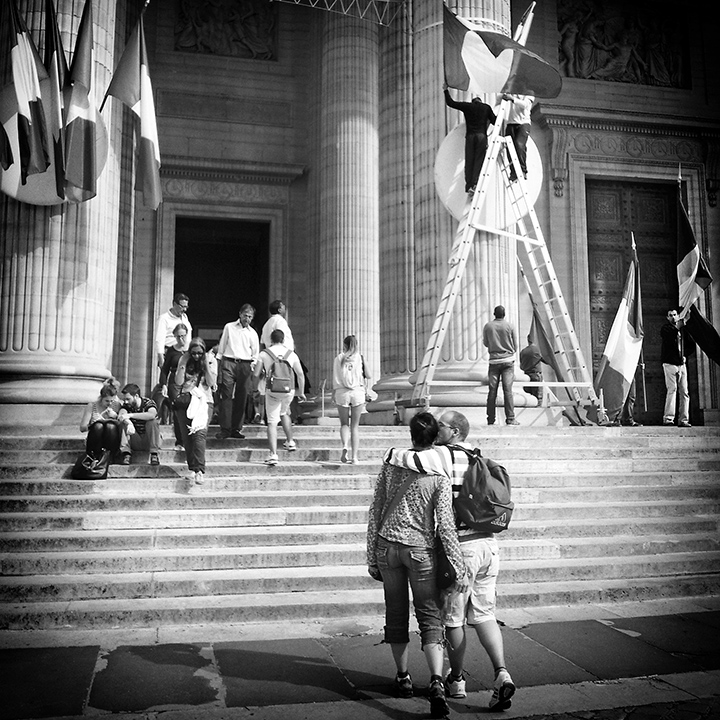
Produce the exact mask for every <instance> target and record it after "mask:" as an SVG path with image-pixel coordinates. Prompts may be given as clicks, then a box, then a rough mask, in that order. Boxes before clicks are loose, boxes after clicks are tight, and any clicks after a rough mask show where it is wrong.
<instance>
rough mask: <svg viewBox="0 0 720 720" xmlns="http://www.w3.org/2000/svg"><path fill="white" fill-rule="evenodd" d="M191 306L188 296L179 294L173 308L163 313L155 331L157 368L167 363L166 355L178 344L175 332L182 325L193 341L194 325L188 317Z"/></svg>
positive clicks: (187, 335)
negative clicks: (168, 350)
mask: <svg viewBox="0 0 720 720" xmlns="http://www.w3.org/2000/svg"><path fill="white" fill-rule="evenodd" d="M189 305H190V300H189V299H188V296H187V295H184V294H183V293H178V294H177V295H175V297H174V298H173V304H172V307H171V308H170V309H169V310H168V311H167V312H166V313H163V314H162V315H161V316H160V317H159V318H158V321H157V330H156V331H155V352H156V362H157V366H158V367H159V368H161V367H162V366H163V363H164V362H165V353H166V352H167V349H168V348H169V347H172V346H173V345H174V344H175V342H176V339H177V338H176V337H175V335H173V330H175V328H176V327H177V326H178V325H179V324H180V323H182V324H183V325H185V327H187V334H186V337H187V341H188V342H189V341H190V340H191V339H192V325H191V324H190V321H189V320H188V317H187V309H188V307H189Z"/></svg>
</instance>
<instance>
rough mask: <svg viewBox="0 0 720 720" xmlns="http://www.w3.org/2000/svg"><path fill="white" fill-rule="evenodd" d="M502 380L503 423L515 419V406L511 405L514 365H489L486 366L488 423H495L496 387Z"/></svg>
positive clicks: (510, 363)
mask: <svg viewBox="0 0 720 720" xmlns="http://www.w3.org/2000/svg"><path fill="white" fill-rule="evenodd" d="M501 379H502V388H503V400H504V402H505V422H508V421H509V420H514V419H515V405H514V403H513V389H512V386H513V380H514V379H515V365H514V363H512V362H509V363H490V365H488V385H489V389H488V398H487V419H488V423H490V424H492V423H494V422H495V400H496V399H497V391H498V385H499V384H500V380H501Z"/></svg>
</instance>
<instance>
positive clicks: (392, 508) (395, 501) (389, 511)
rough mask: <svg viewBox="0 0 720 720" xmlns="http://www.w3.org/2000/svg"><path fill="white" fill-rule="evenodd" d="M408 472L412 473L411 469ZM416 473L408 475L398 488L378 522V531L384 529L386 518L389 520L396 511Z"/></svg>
mask: <svg viewBox="0 0 720 720" xmlns="http://www.w3.org/2000/svg"><path fill="white" fill-rule="evenodd" d="M408 472H410V473H412V471H411V470H408ZM414 475H415V473H412V474H410V475H408V476H407V478H406V479H405V482H403V484H402V485H401V486H400V487H399V488H398V489H397V491H396V493H395V495H393V499H392V500H391V501H390V504H389V505H388V508H387V510H386V511H385V512H384V513H383V516H382V517H381V518H380V522H379V523H378V529H377V532H378V534H380V531H381V530H382V527H383V525H384V524H385V520H387V519H388V518H389V517H390V515H392V513H393V512H395V509H396V508H397V506H398V505H399V504H400V501H401V500H402V499H403V496H404V495H405V493H406V492H407V491H408V489H409V488H410V486H411V485H412V484H413V482H415V477H414Z"/></svg>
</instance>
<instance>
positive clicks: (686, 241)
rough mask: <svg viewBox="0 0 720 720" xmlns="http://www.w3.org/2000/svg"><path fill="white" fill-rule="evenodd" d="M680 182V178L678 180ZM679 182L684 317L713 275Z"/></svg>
mask: <svg viewBox="0 0 720 720" xmlns="http://www.w3.org/2000/svg"><path fill="white" fill-rule="evenodd" d="M678 180H679V178H678ZM680 189H681V188H680V183H679V182H678V194H677V278H678V287H679V297H678V307H681V308H683V310H684V312H683V316H684V315H685V314H686V312H687V311H689V309H690V306H691V305H692V304H693V303H694V302H695V301H696V300H697V299H698V298H699V297H700V295H701V294H702V292H703V290H705V288H706V287H707V286H708V285H710V283H711V282H712V275H710V271H709V270H708V266H707V265H706V264H705V260H704V259H703V256H702V254H701V253H700V248H699V247H698V244H697V242H696V241H695V233H693V229H692V225H691V224H690V218H689V217H688V214H687V210H685V206H684V205H683V201H682V197H681V194H680Z"/></svg>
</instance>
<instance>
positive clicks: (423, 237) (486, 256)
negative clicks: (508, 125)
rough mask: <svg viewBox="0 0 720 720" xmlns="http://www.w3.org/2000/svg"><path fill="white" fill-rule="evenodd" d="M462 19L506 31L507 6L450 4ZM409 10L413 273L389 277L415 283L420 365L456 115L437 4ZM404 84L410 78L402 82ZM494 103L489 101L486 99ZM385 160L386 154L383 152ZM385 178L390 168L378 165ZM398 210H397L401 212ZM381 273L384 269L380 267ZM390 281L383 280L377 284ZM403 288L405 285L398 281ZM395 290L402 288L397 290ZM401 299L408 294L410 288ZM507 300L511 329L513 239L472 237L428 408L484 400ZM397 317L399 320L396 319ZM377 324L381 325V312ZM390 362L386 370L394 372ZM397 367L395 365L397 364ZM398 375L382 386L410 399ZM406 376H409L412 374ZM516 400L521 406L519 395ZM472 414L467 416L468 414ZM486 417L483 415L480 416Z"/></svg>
mask: <svg viewBox="0 0 720 720" xmlns="http://www.w3.org/2000/svg"><path fill="white" fill-rule="evenodd" d="M453 9H455V11H456V12H458V14H460V15H461V16H463V17H467V18H472V19H473V21H475V22H478V23H479V22H480V21H481V20H483V19H485V20H487V22H485V23H484V25H485V26H486V27H490V28H491V29H493V30H495V31H501V30H503V29H508V28H509V25H510V6H509V1H508V0H488V1H487V2H482V1H473V2H465V3H462V6H460V4H456V7H455V8H453ZM412 13H413V18H412V21H413V28H414V33H413V58H412V73H411V77H412V96H413V106H412V116H411V118H410V119H409V121H408V120H406V123H407V125H406V126H407V127H408V131H409V132H410V131H411V132H412V139H413V146H412V177H413V181H414V193H413V208H414V217H413V238H412V242H411V243H408V244H409V245H410V246H411V249H412V260H413V269H414V277H413V278H409V279H406V278H404V277H403V275H402V273H396V274H395V275H393V276H392V278H391V280H392V279H395V280H396V281H397V283H398V286H399V285H400V283H402V282H403V281H405V283H407V282H408V281H409V282H413V283H414V292H415V314H416V318H415V319H416V325H415V328H416V334H415V349H416V362H415V367H414V368H409V369H410V370H416V369H417V367H418V366H419V364H420V362H421V359H422V357H423V354H424V352H425V347H426V344H427V341H428V337H429V334H430V331H431V328H432V324H433V322H434V319H435V315H436V313H437V309H438V304H439V301H440V297H441V293H442V289H443V287H444V286H445V283H446V280H447V275H448V270H449V265H448V263H447V260H448V257H449V254H450V248H451V246H452V243H453V240H454V237H455V232H456V228H457V223H456V221H455V220H454V219H453V218H452V217H451V216H450V214H449V213H448V211H447V210H446V209H445V208H444V206H443V205H442V204H441V202H440V200H439V198H438V196H437V192H436V188H435V177H434V166H435V158H436V155H437V152H438V149H439V147H440V145H441V143H442V141H443V139H444V138H445V136H446V135H447V133H448V132H449V131H450V130H451V129H452V128H453V127H454V126H455V124H456V123H457V122H458V120H459V119H462V118H461V117H460V118H458V115H457V113H456V112H455V111H448V110H447V109H446V107H445V104H444V100H443V96H442V84H443V80H444V75H443V37H442V5H438V4H435V3H427V2H423V1H422V0H415V1H414V2H413V3H412ZM409 82H410V81H409V80H408V83H409ZM488 102H491V103H492V102H494V98H488ZM383 161H384V162H385V156H384V154H383ZM382 173H383V176H384V175H385V174H387V173H388V171H387V170H386V168H384V167H383V170H382ZM400 212H401V214H402V210H400ZM383 270H384V272H387V271H386V269H385V268H384V267H383ZM387 281H388V280H387V279H386V278H385V277H384V278H383V284H385V283H386V282H387ZM403 287H405V285H403ZM394 292H395V294H396V295H399V294H400V293H401V290H400V289H396V290H395V291H394ZM405 294H406V296H407V297H410V293H409V290H406V293H405ZM498 304H502V305H505V307H506V308H507V311H508V319H509V320H510V321H511V322H513V323H514V324H515V326H516V327H517V305H518V300H517V270H516V260H515V248H514V246H513V244H512V243H511V242H510V241H508V240H506V239H504V238H498V237H497V236H488V235H487V234H486V233H481V234H478V236H477V241H476V243H475V247H474V249H473V251H472V253H471V256H470V258H469V261H468V264H467V267H466V270H465V274H464V279H463V285H462V290H461V294H460V296H459V298H458V300H457V301H456V304H455V308H454V312H453V318H452V323H451V326H450V329H449V331H448V334H447V337H446V339H445V343H444V346H443V351H442V356H441V360H440V362H439V364H438V367H437V369H436V372H435V380H437V381H441V382H442V383H448V384H442V385H438V386H436V387H435V388H433V390H432V398H431V406H432V407H433V408H438V409H441V408H443V407H450V406H452V407H465V408H468V409H470V408H480V407H482V406H484V405H485V404H486V397H487V388H486V384H487V360H488V357H487V351H486V348H485V347H484V346H483V344H482V327H483V325H484V324H485V322H487V321H488V320H490V319H491V318H492V310H493V308H494V307H495V305H498ZM392 311H393V313H394V315H393V318H394V322H395V324H396V325H398V324H400V323H401V322H402V320H403V319H404V317H406V316H407V314H406V312H405V308H402V307H398V308H392ZM395 314H397V317H395ZM383 322H387V321H386V320H385V317H384V316H383ZM392 369H393V368H392V366H391V365H390V366H388V370H389V371H392ZM398 369H399V368H398ZM402 379H404V378H402V377H401V375H400V373H398V374H397V375H396V376H395V377H394V378H393V376H391V375H389V374H388V375H383V380H382V386H383V387H388V388H390V387H392V388H393V389H399V391H400V392H401V393H402V395H404V396H405V397H408V396H409V395H410V392H411V388H410V386H409V384H408V385H406V386H405V390H404V391H403V390H402V388H401V387H400V386H401V385H402V382H398V381H401V380H402ZM410 379H411V380H413V379H414V378H413V377H412V375H411V376H410ZM518 399H519V400H520V403H519V404H523V401H522V399H521V398H518ZM471 414H472V413H471ZM483 414H484V413H483Z"/></svg>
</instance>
